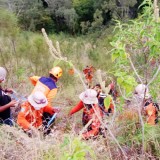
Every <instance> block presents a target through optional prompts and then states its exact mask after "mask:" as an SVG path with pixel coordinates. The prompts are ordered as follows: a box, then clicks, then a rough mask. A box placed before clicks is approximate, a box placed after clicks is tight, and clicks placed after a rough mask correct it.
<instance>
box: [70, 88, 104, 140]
mask: <svg viewBox="0 0 160 160" xmlns="http://www.w3.org/2000/svg"><path fill="white" fill-rule="evenodd" d="M79 98H80V102H79V103H78V104H77V105H76V106H75V107H73V108H72V109H71V111H70V112H69V115H70V116H71V115H73V114H74V113H76V112H78V111H80V110H81V109H83V116H82V123H83V125H84V126H85V125H86V124H87V123H88V122H89V121H90V120H92V122H91V124H90V125H89V126H88V128H87V131H86V132H84V133H82V138H83V139H88V138H91V137H94V136H96V135H98V134H99V132H100V126H101V122H100V119H102V115H103V114H102V111H101V109H100V108H99V106H98V99H97V92H96V91H95V90H93V89H87V90H86V91H84V92H82V93H81V94H80V95H79ZM99 118H100V119H99Z"/></svg>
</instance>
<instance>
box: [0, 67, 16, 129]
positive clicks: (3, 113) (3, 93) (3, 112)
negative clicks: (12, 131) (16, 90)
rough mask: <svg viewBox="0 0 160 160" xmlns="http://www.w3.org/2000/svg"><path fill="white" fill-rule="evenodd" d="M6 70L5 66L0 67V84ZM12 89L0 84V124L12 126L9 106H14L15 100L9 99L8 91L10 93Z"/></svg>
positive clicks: (3, 79)
mask: <svg viewBox="0 0 160 160" xmlns="http://www.w3.org/2000/svg"><path fill="white" fill-rule="evenodd" d="M6 75H7V71H6V69H5V68H3V67H0V84H1V83H3V82H4V81H5V78H6ZM12 92H13V91H12V89H2V87H1V85H0V124H7V125H10V126H13V120H12V117H11V109H10V108H11V107H15V105H16V104H17V101H16V100H11V97H10V96H8V95H7V94H8V93H12Z"/></svg>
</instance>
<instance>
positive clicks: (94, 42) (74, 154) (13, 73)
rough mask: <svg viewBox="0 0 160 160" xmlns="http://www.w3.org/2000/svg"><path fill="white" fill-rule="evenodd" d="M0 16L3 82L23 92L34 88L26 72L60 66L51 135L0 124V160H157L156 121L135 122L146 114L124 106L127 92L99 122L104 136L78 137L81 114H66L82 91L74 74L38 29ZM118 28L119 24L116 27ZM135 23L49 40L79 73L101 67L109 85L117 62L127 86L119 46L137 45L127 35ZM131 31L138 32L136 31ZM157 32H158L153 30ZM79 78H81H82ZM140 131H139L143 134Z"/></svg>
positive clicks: (38, 72)
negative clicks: (54, 54) (89, 67)
mask: <svg viewBox="0 0 160 160" xmlns="http://www.w3.org/2000/svg"><path fill="white" fill-rule="evenodd" d="M0 15H1V16H0V21H1V24H2V25H1V29H0V35H1V37H0V57H1V58H0V66H4V67H6V68H7V70H8V77H7V82H6V84H5V85H7V86H8V87H12V88H13V89H15V90H16V91H17V92H18V93H19V94H20V95H23V96H28V95H29V94H30V93H31V91H32V89H33V86H32V85H31V84H30V82H29V79H28V78H29V76H32V75H39V76H42V75H48V71H49V70H50V68H52V67H53V66H55V65H59V66H61V67H62V69H63V76H62V78H61V79H60V80H59V81H58V83H57V84H58V94H57V95H56V98H55V99H54V103H53V106H58V107H60V108H61V112H60V113H59V115H58V117H57V119H56V122H55V125H54V126H53V134H51V135H49V136H47V137H45V138H44V137H42V135H41V134H40V133H39V134H38V135H36V137H35V138H29V137H27V135H26V134H24V133H23V132H22V130H20V129H19V127H18V126H17V125H15V126H14V127H8V126H0V155H1V156H0V159H2V160H15V159H16V160H21V159H25V160H30V159H33V160H36V159H37V160H39V159H42V160H94V159H95V160H97V159H100V160H124V159H131V160H141V159H143V160H146V159H147V160H148V159H151V160H158V159H159V158H160V152H159V146H160V136H159V132H160V124H157V125H156V126H149V125H147V124H144V125H143V123H142V122H141V121H140V120H141V118H143V119H144V122H146V119H145V116H143V115H141V114H140V116H139V114H138V111H137V108H136V107H137V106H136V105H135V103H131V104H130V105H128V106H127V104H126V103H125V101H124V100H125V98H126V97H124V96H126V95H123V94H122V97H119V98H118V100H117V101H116V102H115V103H116V110H117V111H116V112H115V114H114V115H113V116H112V115H111V116H109V117H108V116H104V120H103V121H104V123H105V125H106V126H107V130H106V131H105V135H103V136H102V135H100V136H98V137H96V138H95V139H90V140H87V141H84V140H81V139H80V136H79V133H80V131H82V128H83V127H82V124H81V117H82V112H79V113H76V114H75V115H74V116H73V117H72V118H69V117H68V116H67V115H68V112H69V110H70V109H71V107H73V106H74V105H75V104H76V103H77V102H78V95H79V94H80V93H81V91H83V90H84V88H83V85H82V83H81V81H80V79H79V78H78V76H77V75H76V74H75V75H70V74H69V73H68V70H69V69H70V68H71V66H69V65H68V64H67V63H65V62H64V61H57V60H56V59H54V58H53V57H52V55H51V54H50V53H49V49H48V46H47V44H46V42H45V40H44V37H43V35H42V33H34V32H26V31H22V30H21V29H20V28H19V26H18V24H17V19H16V17H15V15H12V14H11V13H9V12H7V11H4V10H3V11H0ZM6 19H7V20H6ZM147 22H148V21H147ZM138 24H139V23H138ZM154 24H155V23H154ZM119 26H120V27H121V25H119ZM131 26H132V27H133V28H132V27H131ZM138 26H139V27H141V26H140V25H138ZM156 26H158V25H156ZM134 27H135V26H134V24H131V25H130V26H128V30H126V28H127V27H126V28H120V29H119V31H122V32H120V34H117V35H116V37H115V36H114V33H113V28H112V27H111V28H108V29H106V30H103V31H101V32H95V33H92V34H88V35H82V36H77V37H74V36H71V35H67V34H64V33H60V34H58V35H56V34H51V35H49V38H50V39H51V40H52V42H53V44H54V45H55V44H56V41H59V44H60V48H61V51H62V56H63V57H67V58H68V60H69V61H71V62H72V63H73V64H74V65H75V67H76V68H77V69H78V70H79V71H80V73H82V70H83V69H84V68H85V67H86V65H93V66H94V67H95V68H96V69H101V70H102V72H103V75H104V76H103V80H105V81H107V83H109V82H110V76H113V73H115V68H114V67H115V66H116V67H117V68H116V69H117V70H116V74H117V77H118V76H121V78H122V77H123V80H124V81H123V82H126V81H127V80H130V81H129V83H128V84H125V85H126V86H127V87H128V86H129V87H130V86H132V85H134V84H131V83H132V82H133V81H132V80H133V78H135V77H136V76H135V73H134V72H133V69H131V68H130V64H129V62H128V61H127V60H128V59H127V58H126V57H127V56H126V55H127V54H126V52H125V49H126V48H125V47H124V46H123V44H124V42H125V43H128V42H129V43H133V44H136V45H138V47H139V46H140V45H139V43H138V41H137V40H136V38H137V37H136V38H133V37H134V36H133V37H132V36H131V35H132V32H133V30H134V29H135V28H134ZM137 28H138V27H137ZM157 28H158V27H157ZM121 29H122V30H121ZM130 29H131V30H130ZM132 29H133V30H132ZM129 31H130V35H129V36H128V35H127V36H126V35H125V34H126V32H127V33H128V32H129ZM136 31H137V32H138V30H136ZM157 31H159V30H158V29H157ZM123 33H124V34H123ZM146 33H148V32H147V31H146V32H145V31H144V32H142V33H141V34H142V35H143V34H144V35H146ZM153 33H155V32H153ZM155 35H157V34H155ZM113 36H114V38H113ZM121 36H123V37H121ZM125 36H126V37H125ZM153 36H154V34H153ZM128 39H129V40H130V41H128ZM155 39H156V38H155ZM111 41H112V42H114V43H112V46H113V47H114V51H115V52H114V54H115V57H113V56H112V60H113V59H114V60H115V61H114V63H113V62H112V60H111V52H110V50H111V49H112V47H111V46H110V42H111ZM155 41H156V40H155ZM121 44H122V45H121ZM147 44H148V43H147ZM157 44H158V43H156V45H157ZM145 45H146V44H145ZM140 47H141V46H140ZM142 47H143V46H142ZM151 48H152V47H151ZM138 49H139V48H138ZM136 51H137V50H136ZM136 53H137V52H136ZM158 53H159V52H158ZM117 54H118V56H117ZM121 56H122V57H121ZM132 56H134V55H132ZM125 58H126V59H125ZM138 58H139V57H138ZM116 60H117V61H116ZM134 60H135V61H136V60H137V59H136V58H135V59H134ZM149 62H150V61H149ZM123 69H127V75H126V74H125V75H120V74H121V73H123V72H122V71H123ZM120 71H121V72H120ZM118 72H120V74H119V73H118ZM140 73H141V72H140ZM151 73H152V72H151ZM151 75H152V74H151ZM131 76H133V77H131ZM106 77H107V78H106ZM141 77H143V75H141ZM82 78H83V80H84V77H83V76H82ZM118 78H119V77H118ZM125 78H128V79H127V80H126V79H125ZM135 79H136V78H135ZM125 80H126V81H125ZM158 80H159V79H158ZM97 82H98V79H97V77H96V76H95V78H94V83H97ZM119 82H122V81H119ZM134 82H135V81H134ZM156 84H159V82H156ZM122 85H123V83H122ZM126 86H125V87H126ZM158 86H159V85H158ZM153 87H154V86H153ZM129 89H130V88H129ZM123 91H124V90H123ZM157 92H159V90H158V87H157V88H156V93H157ZM124 93H125V92H124ZM127 98H128V97H127ZM129 98H131V97H129ZM124 105H125V107H124ZM17 110H18V108H17ZM15 119H16V114H15ZM142 129H144V134H143V131H142ZM143 140H144V141H143Z"/></svg>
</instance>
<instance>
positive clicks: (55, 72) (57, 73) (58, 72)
mask: <svg viewBox="0 0 160 160" xmlns="http://www.w3.org/2000/svg"><path fill="white" fill-rule="evenodd" d="M49 73H50V74H52V75H53V76H54V77H56V78H60V77H61V76H62V69H61V68H60V67H53V68H52V69H51V70H50V71H49Z"/></svg>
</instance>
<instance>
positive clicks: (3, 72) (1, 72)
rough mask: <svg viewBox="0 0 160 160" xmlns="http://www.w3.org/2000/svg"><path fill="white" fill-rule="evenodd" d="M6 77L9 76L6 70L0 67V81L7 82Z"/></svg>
mask: <svg viewBox="0 0 160 160" xmlns="http://www.w3.org/2000/svg"><path fill="white" fill-rule="evenodd" d="M6 75H7V71H6V69H5V68H3V67H0V80H1V81H3V80H5V78H6Z"/></svg>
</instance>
